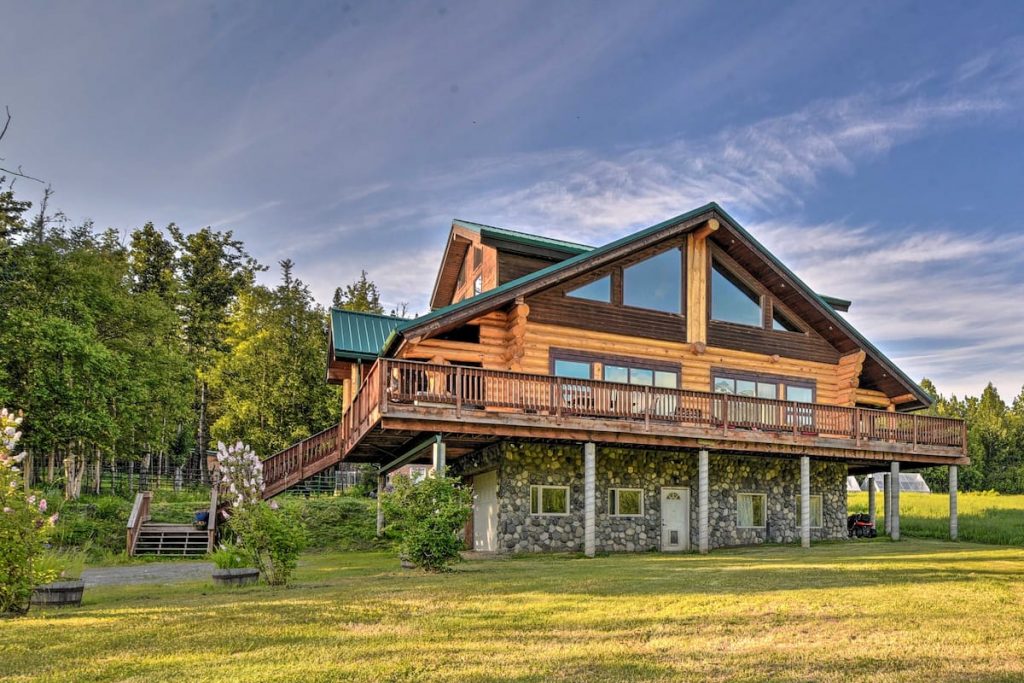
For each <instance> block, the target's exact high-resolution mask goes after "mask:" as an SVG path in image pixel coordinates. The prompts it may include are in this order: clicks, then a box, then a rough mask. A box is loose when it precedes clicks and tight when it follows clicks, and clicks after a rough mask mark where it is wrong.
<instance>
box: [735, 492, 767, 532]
mask: <svg viewBox="0 0 1024 683" xmlns="http://www.w3.org/2000/svg"><path fill="white" fill-rule="evenodd" d="M767 519H768V496H767V495H766V494H764V493H739V494H737V495H736V527H737V528H739V529H763V528H764V527H765V522H766V520H767Z"/></svg>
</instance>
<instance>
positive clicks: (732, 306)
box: [711, 262, 762, 327]
mask: <svg viewBox="0 0 1024 683" xmlns="http://www.w3.org/2000/svg"><path fill="white" fill-rule="evenodd" d="M711 319H712V320H721V321H723V322H728V323H738V324H740V325H750V326H752V327H761V326H762V322H761V297H760V296H758V295H757V294H756V293H754V292H753V291H751V290H750V289H749V288H748V287H747V286H746V285H744V284H743V283H742V282H740V281H739V280H738V279H737V278H736V277H735V276H734V275H733V274H732V273H730V272H729V271H727V270H725V268H723V267H722V266H720V265H719V264H718V263H717V262H715V263H713V264H712V271H711Z"/></svg>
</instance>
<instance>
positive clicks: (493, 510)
mask: <svg viewBox="0 0 1024 683" xmlns="http://www.w3.org/2000/svg"><path fill="white" fill-rule="evenodd" d="M497 549H498V472H497V470H492V471H490V472H485V473H483V474H478V475H476V476H475V477H473V550H497Z"/></svg>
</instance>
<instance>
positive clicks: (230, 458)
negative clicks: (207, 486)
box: [217, 441, 263, 508]
mask: <svg viewBox="0 0 1024 683" xmlns="http://www.w3.org/2000/svg"><path fill="white" fill-rule="evenodd" d="M217 466H218V468H219V469H220V476H221V483H222V484H223V485H224V487H225V488H226V489H227V492H228V499H229V500H230V502H231V504H232V505H234V506H235V508H242V507H245V506H246V505H252V504H254V503H257V502H259V501H261V500H263V463H262V462H261V461H260V458H259V456H258V455H256V452H255V451H254V450H252V449H251V448H250V447H249V446H247V445H246V444H244V443H242V442H241V441H238V442H236V443H234V444H232V445H230V446H227V445H225V444H224V443H223V442H218V443H217Z"/></svg>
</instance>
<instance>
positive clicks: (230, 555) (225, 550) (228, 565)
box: [211, 544, 260, 586]
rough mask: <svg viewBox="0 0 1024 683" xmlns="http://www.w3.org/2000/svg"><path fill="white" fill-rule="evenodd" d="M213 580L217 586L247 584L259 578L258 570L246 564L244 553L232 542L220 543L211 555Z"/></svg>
mask: <svg viewBox="0 0 1024 683" xmlns="http://www.w3.org/2000/svg"><path fill="white" fill-rule="evenodd" d="M211 558H212V559H213V564H214V566H216V567H217V568H216V569H214V570H213V582H214V583H215V584H217V585H218V586H248V585H250V584H253V583H256V582H257V581H258V580H259V578H260V570H259V569H257V568H256V567H250V566H247V565H248V562H247V558H246V555H245V554H244V553H243V552H242V550H241V549H240V548H239V547H238V546H237V545H234V544H231V545H221V546H220V547H219V548H217V550H215V551H214V552H213V554H212V555H211Z"/></svg>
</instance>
